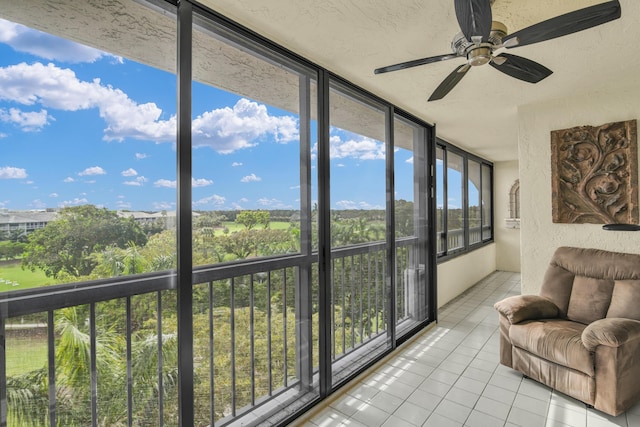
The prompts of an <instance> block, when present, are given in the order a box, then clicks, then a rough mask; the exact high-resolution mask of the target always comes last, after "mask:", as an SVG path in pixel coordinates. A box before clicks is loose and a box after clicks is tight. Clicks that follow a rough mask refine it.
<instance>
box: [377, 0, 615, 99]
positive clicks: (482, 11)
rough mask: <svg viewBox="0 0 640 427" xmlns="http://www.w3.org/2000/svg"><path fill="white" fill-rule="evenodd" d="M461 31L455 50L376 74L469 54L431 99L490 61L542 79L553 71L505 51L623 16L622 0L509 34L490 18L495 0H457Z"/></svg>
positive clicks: (520, 76)
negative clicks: (464, 62)
mask: <svg viewBox="0 0 640 427" xmlns="http://www.w3.org/2000/svg"><path fill="white" fill-rule="evenodd" d="M454 3H455V10H456V17H457V18H458V24H459V25H460V29H461V30H462V32H461V33H459V34H457V35H456V36H455V37H454V38H453V41H452V42H451V49H452V51H453V53H449V54H445V55H438V56H431V57H428V58H422V59H415V60H412V61H407V62H401V63H399V64H394V65H389V66H386V67H382V68H378V69H376V70H375V71H374V73H375V74H381V73H388V72H390V71H397V70H404V69H405V68H411V67H416V66H418V65H425V64H431V63H434V62H440V61H447V60H449V59H454V58H459V57H466V58H467V63H466V64H463V65H460V66H459V67H457V68H456V69H455V70H453V72H452V73H451V74H449V75H448V76H447V78H446V79H444V80H443V81H442V83H440V85H439V86H438V87H437V88H436V90H435V91H434V92H433V93H432V94H431V97H429V101H436V100H438V99H442V98H444V97H445V95H447V94H448V93H449V92H450V91H451V89H453V88H454V87H455V86H456V85H457V84H458V83H459V82H460V80H462V78H463V77H464V76H465V75H466V74H467V72H468V71H469V70H470V69H471V67H474V66H479V65H484V64H487V63H489V65H491V66H492V67H493V68H495V69H496V70H498V71H502V72H503V73H505V74H507V75H509V76H511V77H515V78H516V79H520V80H523V81H526V82H529V83H538V82H539V81H541V80H543V79H544V78H546V77H548V76H550V75H551V73H553V71H551V70H549V69H548V68H547V67H545V66H543V65H541V64H538V63H537V62H535V61H532V60H530V59H527V58H523V57H521V56H516V55H511V54H509V53H505V52H504V50H506V49H507V48H515V47H518V46H526V45H528V44H533V43H539V42H543V41H546V40H550V39H554V38H556V37H562V36H565V35H567V34H571V33H576V32H578V31H582V30H586V29H588V28H591V27H595V26H597V25H600V24H604V23H606V22H609V21H613V20H614V19H618V18H620V14H621V12H620V2H619V1H618V0H615V1H609V2H606V3H601V4H597V5H595V6H590V7H587V8H584V9H580V10H576V11H574V12H569V13H567V14H564V15H560V16H557V17H555V18H551V19H548V20H546V21H542V22H540V23H538V24H535V25H532V26H530V27H527V28H524V29H522V30H520V31H516V32H515V33H513V34H508V35H507V28H506V27H505V26H504V25H503V24H502V23H500V22H496V21H492V16H491V4H492V3H493V1H492V0H454Z"/></svg>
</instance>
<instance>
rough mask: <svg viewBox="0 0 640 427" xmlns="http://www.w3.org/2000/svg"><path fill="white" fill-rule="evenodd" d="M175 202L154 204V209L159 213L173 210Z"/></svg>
mask: <svg viewBox="0 0 640 427" xmlns="http://www.w3.org/2000/svg"><path fill="white" fill-rule="evenodd" d="M175 205H176V204H175V203H174V202H153V209H155V210H157V211H161V210H169V209H173V207H174V206H175Z"/></svg>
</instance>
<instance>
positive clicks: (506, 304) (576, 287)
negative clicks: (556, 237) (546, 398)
mask: <svg viewBox="0 0 640 427" xmlns="http://www.w3.org/2000/svg"><path fill="white" fill-rule="evenodd" d="M494 307H495V308H496V310H498V312H499V316H500V363H502V364H503V365H505V366H509V367H511V368H513V369H515V370H517V371H520V372H522V373H523V374H525V375H527V376H528V377H530V378H532V379H534V380H536V381H539V382H541V383H543V384H546V385H548V386H549V387H551V388H553V389H555V390H558V391H560V392H562V393H564V394H567V395H569V396H571V397H574V398H576V399H578V400H581V401H582V402H584V403H586V404H588V405H591V406H593V407H594V408H596V409H598V410H600V411H602V412H605V413H607V414H610V415H613V416H616V415H618V414H620V413H622V412H625V411H626V410H627V409H629V408H630V407H631V406H633V405H634V404H635V403H636V402H637V401H638V400H639V399H640V255H633V254H623V253H617V252H608V251H602V250H597V249H581V248H570V247H561V248H558V249H557V250H556V252H555V254H554V255H553V258H552V259H551V263H550V265H549V268H548V270H547V272H546V274H545V277H544V282H543V284H542V289H541V291H540V295H517V296H513V297H509V298H506V299H504V300H502V301H499V302H497V303H496V304H495V306H494Z"/></svg>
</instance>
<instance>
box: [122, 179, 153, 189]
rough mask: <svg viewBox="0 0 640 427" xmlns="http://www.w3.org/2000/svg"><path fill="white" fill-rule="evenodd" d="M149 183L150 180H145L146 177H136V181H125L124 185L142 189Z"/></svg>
mask: <svg viewBox="0 0 640 427" xmlns="http://www.w3.org/2000/svg"><path fill="white" fill-rule="evenodd" d="M147 181H148V179H147V178H145V177H144V176H138V177H136V178H135V179H133V180H131V181H124V182H123V184H124V185H131V186H134V187H140V186H142V185H143V184H144V183H145V182H147Z"/></svg>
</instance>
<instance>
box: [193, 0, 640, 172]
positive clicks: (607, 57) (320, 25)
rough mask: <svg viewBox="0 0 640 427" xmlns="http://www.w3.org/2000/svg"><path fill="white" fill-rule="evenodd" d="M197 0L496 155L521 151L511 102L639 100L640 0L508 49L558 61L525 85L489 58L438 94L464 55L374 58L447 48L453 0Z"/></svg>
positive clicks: (504, 2) (523, 14) (521, 3)
mask: <svg viewBox="0 0 640 427" xmlns="http://www.w3.org/2000/svg"><path fill="white" fill-rule="evenodd" d="M202 3H203V4H205V5H207V6H208V7H210V8H212V9H213V10H216V11H218V12H220V13H222V14H224V15H226V16H228V17H230V18H231V19H233V20H235V21H237V22H239V23H240V24H242V25H245V26H246V27H248V28H250V29H252V30H254V31H256V32H257V33H259V34H262V35H264V36H266V37H268V38H269V39H271V40H273V41H275V42H277V43H279V44H280V45H282V46H284V47H286V48H288V49H290V50H292V51H294V52H296V53H298V54H300V55H302V56H304V57H306V58H308V59H310V60H311V61H313V62H315V63H317V64H319V65H321V66H323V67H325V68H327V69H329V70H331V71H333V72H335V73H337V74H338V75H341V76H342V77H344V78H346V79H348V80H350V81H352V82H354V83H355V84H357V85H359V86H361V87H363V88H365V89H367V90H369V91H371V92H373V93H375V94H378V95H379V96H381V97H383V98H385V99H387V100H389V101H391V102H393V103H394V104H396V105H398V106H400V107H402V108H404V109H406V110H407V111H409V112H411V113H413V114H415V115H416V116H418V117H420V118H422V119H424V120H426V121H428V122H430V123H435V124H436V125H437V133H438V135H439V136H440V137H442V138H444V139H446V140H448V141H449V142H451V143H454V144H456V145H458V146H460V147H463V148H466V149H468V150H470V151H472V152H475V153H477V154H479V155H481V156H483V157H486V158H488V159H490V160H493V161H503V160H512V159H517V158H518V153H517V140H518V134H517V132H518V123H517V109H518V107H519V106H521V105H528V104H534V103H538V102H541V101H547V100H549V99H560V98H564V97H571V96H575V95H576V94H581V95H584V94H587V95H588V94H592V95H593V97H594V102H597V97H598V96H601V95H602V94H603V93H606V91H611V90H620V89H621V88H625V90H633V91H636V92H638V94H639V97H638V99H639V101H638V102H640V82H638V80H639V79H638V78H637V77H636V76H637V75H638V70H640V47H638V44H637V41H638V40H640V25H638V24H639V18H640V1H638V0H621V1H620V3H621V5H622V18H621V19H619V20H616V21H612V22H610V23H607V24H604V25H602V26H599V27H596V28H592V29H589V30H586V31H583V32H580V33H576V34H572V35H569V36H565V37H562V38H558V39H554V40H549V41H546V42H543V43H539V44H536V45H530V46H524V47H521V48H517V49H512V50H511V53H513V54H516V55H520V56H524V57H527V58H529V59H532V60H534V61H536V62H540V63H541V64H543V65H545V66H546V67H548V68H550V69H551V70H553V71H554V74H552V75H551V76H550V77H548V78H547V79H545V80H543V81H542V82H540V83H538V84H536V85H531V84H529V83H525V82H522V81H520V80H516V79H513V78H511V77H508V76H506V75H504V74H502V73H500V72H498V71H497V70H495V69H493V68H492V67H490V66H488V65H486V66H482V67H474V68H473V69H472V70H470V72H469V73H468V74H467V75H466V76H465V78H464V79H463V80H462V81H461V82H460V83H459V84H458V86H456V88H455V89H453V91H452V92H451V93H449V95H447V96H446V97H445V98H444V99H442V100H440V101H435V102H429V103H428V102H427V98H428V97H429V95H430V94H431V92H433V90H434V89H435V88H436V87H437V86H438V84H439V83H440V82H441V81H442V80H443V79H444V78H445V77H446V76H447V75H448V74H449V73H450V72H451V71H452V70H453V69H454V68H456V67H457V66H458V65H460V64H462V63H463V62H464V60H463V59H462V58H458V59H454V60H451V61H444V62H440V63H436V64H429V65H424V66H420V67H415V68H411V69H407V70H402V71H396V72H393V73H387V74H380V75H374V74H373V70H374V69H375V68H378V67H381V66H385V65H390V64H394V63H397V62H402V61H407V60H411V59H417V58H424V57H429V56H434V55H440V54H445V53H449V52H450V43H451V39H452V38H453V36H454V35H455V34H456V33H457V32H458V31H459V27H458V24H457V21H456V17H455V14H454V6H453V0H440V1H436V0H430V1H429V0H426V1H425V0H393V1H389V0H366V1H365V0H351V1H345V0H322V1H317V0H313V1H311V0H268V1H265V0H202ZM598 3H603V1H597V0H596V1H594V0H496V1H495V3H494V5H493V19H494V20H497V21H501V22H503V23H504V24H506V25H507V27H508V29H509V32H515V31H517V30H519V29H521V28H524V27H527V26H529V25H532V24H534V23H537V22H540V21H542V20H545V19H549V18H551V17H554V16H557V15H560V14H563V13H567V12H570V11H572V10H576V9H580V8H583V7H587V6H590V5H593V4H598Z"/></svg>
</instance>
